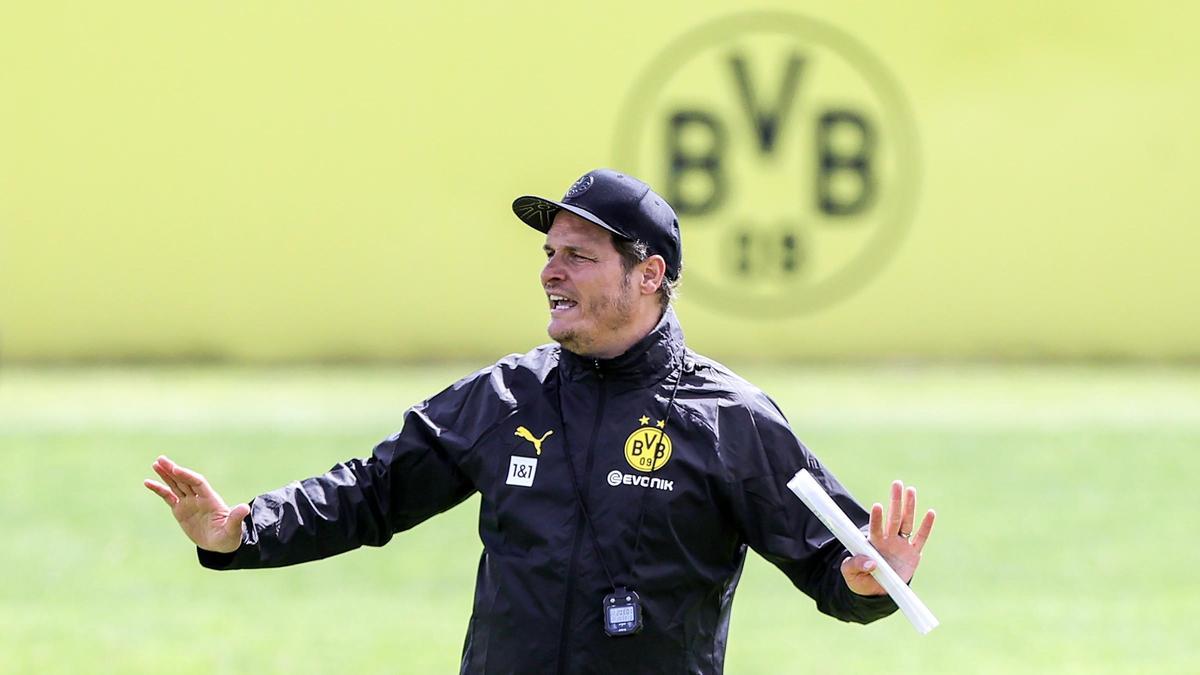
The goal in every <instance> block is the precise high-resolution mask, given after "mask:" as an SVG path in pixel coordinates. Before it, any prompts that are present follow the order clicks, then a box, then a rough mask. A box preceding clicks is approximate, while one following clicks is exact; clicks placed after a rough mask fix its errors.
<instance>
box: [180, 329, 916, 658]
mask: <svg viewBox="0 0 1200 675" xmlns="http://www.w3.org/2000/svg"><path fill="white" fill-rule="evenodd" d="M677 383H678V387H677V388H676V384H677ZM673 393H674V394H675V400H674V403H673V404H671V407H670V413H668V401H669V400H670V399H671V396H672V394H673ZM668 414H669V415H670V416H669V418H668V417H667V416H668ZM661 421H666V426H665V430H664V429H662V428H660V427H659V422H661ZM660 432H665V436H666V439H665V440H662V441H659V442H657V443H656V441H658V434H659V433H660ZM654 446H657V447H658V448H659V453H660V454H659V456H660V457H661V458H662V459H660V460H658V462H657V464H656V466H653V467H651V466H650V460H649V459H648V458H649V456H650V453H649V452H648V451H647V449H648V448H650V447H654ZM668 446H669V454H668V452H667V449H666V448H667V447H668ZM643 451H645V452H643ZM567 453H570V460H571V461H568V458H567ZM664 460H665V461H664ZM639 462H640V466H639V465H638V463H639ZM570 466H573V467H574V470H575V472H576V476H577V481H578V485H579V491H580V493H581V495H582V498H583V500H584V503H585V504H586V507H587V510H588V513H589V514H590V516H591V520H592V522H593V524H594V525H595V533H596V539H597V542H596V543H597V544H598V546H596V545H594V544H593V542H592V540H591V537H590V535H589V532H588V529H587V525H586V522H585V518H584V516H583V512H582V511H581V508H580V505H579V500H578V498H577V497H576V491H575V488H574V487H573V485H572V480H571V475H570V473H568V471H569V467H570ZM651 468H652V469H653V470H652V471H651V470H650V469H651ZM801 468H808V469H809V471H810V472H812V473H814V474H815V475H816V477H817V479H818V480H820V481H821V482H822V483H823V484H824V486H825V487H826V488H827V489H828V490H829V491H830V493H831V494H832V495H833V497H834V499H835V501H837V502H838V504H839V505H840V506H841V507H842V508H843V509H844V510H845V511H846V512H847V513H848V514H849V515H850V517H851V518H852V519H853V520H854V521H855V522H856V523H857V524H859V525H860V526H862V525H864V524H865V523H866V522H867V514H866V512H865V511H864V510H863V509H862V508H861V507H860V506H859V505H858V504H857V503H855V502H854V500H853V499H852V498H851V497H850V496H849V495H848V494H847V493H846V491H845V489H844V488H843V487H842V486H841V485H840V484H838V483H837V481H836V480H835V479H834V478H833V476H832V475H830V474H829V473H828V472H827V471H825V470H824V468H823V467H822V466H821V465H820V464H819V463H818V462H817V460H816V458H815V457H813V455H812V454H811V453H809V452H808V450H807V449H806V448H805V447H804V446H803V445H801V444H800V442H799V441H798V440H797V439H796V437H795V436H794V435H793V434H792V432H791V430H790V428H789V427H788V423H787V421H786V420H785V419H784V417H783V414H782V413H781V412H780V411H779V408H778V407H776V406H775V404H774V402H772V401H771V399H769V398H768V397H767V396H766V395H764V394H763V393H762V392H761V391H759V390H758V389H757V388H755V387H754V386H752V385H750V384H749V383H747V382H746V381H745V380H742V379H741V378H739V377H737V376H736V375H734V374H733V373H731V372H730V371H729V370H728V369H726V368H725V367H724V366H722V365H720V364H718V363H716V362H714V361H711V360H709V359H706V358H704V357H701V356H698V355H697V354H695V353H694V352H692V351H690V350H688V349H686V348H685V347H684V344H683V334H682V332H681V330H680V328H679V325H678V323H677V322H676V320H675V316H674V313H673V312H671V311H668V312H667V313H666V315H665V316H664V317H663V320H662V321H661V322H660V323H659V325H658V326H657V327H656V328H655V330H654V331H653V332H651V334H650V335H648V336H647V337H646V338H645V339H643V340H641V341H640V342H639V343H638V344H636V345H634V347H633V348H632V349H630V350H629V351H628V352H626V353H625V354H624V355H622V356H619V357H617V358H615V359H611V360H601V361H595V360H591V359H584V358H581V357H579V356H577V355H575V354H572V353H571V352H568V351H565V350H562V349H560V348H559V347H558V346H557V345H546V346H542V347H539V348H537V349H535V350H533V351H531V352H529V353H527V354H524V355H512V356H508V357H506V358H504V359H502V360H500V361H499V362H498V363H496V364H495V365H493V366H491V367H489V368H485V369H483V370H481V371H479V372H477V373H475V374H473V375H471V376H469V377H467V378H465V379H463V380H460V381H459V382H457V383H455V384H454V385H452V386H451V387H450V388H448V389H446V390H445V391H443V392H441V393H439V394H438V395H436V396H434V397H433V398H431V399H429V400H427V401H425V402H423V403H421V404H419V405H416V406H414V407H413V408H412V409H410V410H409V411H408V412H407V414H406V415H405V418H404V427H403V428H402V429H401V431H400V432H399V433H397V434H395V435H394V436H392V437H391V438H388V439H387V440H385V441H383V442H382V443H380V444H379V445H378V446H377V447H376V448H375V450H374V452H373V453H372V456H371V457H369V458H367V459H363V460H351V461H349V462H346V463H344V464H339V465H337V466H335V467H333V469H331V470H330V471H329V473H326V474H325V475H323V476H319V477H316V478H310V479H307V480H304V481H301V482H299V483H293V484H291V485H288V486H286V487H284V488H281V489H279V490H276V491H274V492H269V493H267V494H265V495H262V496H259V497H257V498H255V499H254V500H253V501H252V502H251V504H250V506H251V513H250V516H249V517H248V518H247V527H246V529H245V534H244V536H243V543H242V546H241V548H239V549H238V550H237V551H236V552H234V553H231V554H214V553H210V552H207V551H201V552H200V560H201V562H202V563H203V564H204V565H206V566H208V567H213V568H218V569H233V568H255V567H276V566H282V565H291V564H295V563H300V562H305V561H309V560H316V559H319V558H324V557H327V556H331V555H335V554H338V553H342V552H344V551H349V550H351V549H354V548H357V547H359V546H362V545H364V544H366V545H368V546H380V545H383V544H385V543H386V542H387V541H388V540H389V539H390V538H391V537H392V535H393V534H394V533H396V532H400V531H403V530H406V529H408V528H410V527H413V526H414V525H416V524H418V523H420V522H421V521H423V520H425V519H426V518H429V517H430V516H433V515H435V514H437V513H440V512H442V511H445V510H446V509H449V508H450V507H452V506H454V505H456V504H458V503H459V502H461V501H463V500H464V499H466V498H467V497H468V496H470V495H471V494H473V493H474V492H479V493H480V494H481V496H482V499H481V501H480V509H479V534H480V538H481V539H482V541H483V554H482V555H481V556H480V560H479V572H478V576H477V578H476V586H475V605H474V612H473V613H472V616H471V621H470V626H469V628H468V632H467V638H466V644H465V645H464V647H463V655H462V672H463V673H530V672H545V673H550V672H558V673H591V672H595V673H617V672H624V673H647V672H654V673H684V672H686V673H720V672H721V670H722V667H723V663H724V659H725V641H726V635H727V633H728V628H729V613H730V607H731V603H732V601H733V593H734V590H735V588H736V586H737V582H738V578H739V576H740V574H741V570H742V563H743V561H744V560H745V556H746V547H747V545H749V546H750V547H751V548H753V549H754V550H755V551H757V552H758V553H759V554H760V555H762V556H763V557H764V558H766V559H767V560H769V561H771V563H773V564H774V565H775V566H776V567H778V568H779V569H781V570H782V571H783V572H784V573H785V574H786V575H787V576H788V577H789V578H790V579H791V580H792V583H793V584H795V586H796V587H797V588H799V589H800V590H802V591H804V592H805V593H806V594H808V595H809V596H811V597H812V598H813V599H814V600H816V603H817V607H818V608H819V609H820V610H821V611H822V612H825V613H826V614H830V615H832V616H835V617H838V618H840V619H843V620H847V621H857V622H862V623H865V622H869V621H873V620H875V619H878V618H881V617H883V616H886V615H887V614H890V613H891V612H892V611H894V610H895V605H894V604H893V603H892V601H891V599H890V598H888V597H887V596H882V597H878V598H864V597H861V596H858V595H855V594H854V593H852V592H851V591H850V590H849V589H848V588H847V587H846V584H845V582H844V581H843V579H842V576H841V573H840V572H839V569H838V567H839V564H840V562H841V560H842V559H843V558H844V557H845V556H846V555H848V554H847V553H846V551H845V549H844V548H842V547H841V545H840V544H838V542H837V541H836V540H835V539H833V537H832V535H830V534H829V532H828V531H827V530H826V529H825V527H824V526H823V525H821V523H820V522H819V521H818V520H817V519H816V518H815V517H813V516H812V515H811V514H810V513H809V512H808V511H807V509H806V508H805V507H804V505H803V503H802V502H801V501H800V500H799V499H797V498H796V497H795V496H794V495H793V494H791V492H790V491H788V489H787V487H786V485H785V484H786V483H787V481H788V479H790V478H791V477H792V475H793V474H795V473H796V472H797V471H798V470H800V469H801ZM643 500H644V506H643ZM639 519H640V520H642V521H643V522H642V525H641V527H640V528H639V526H638V521H639ZM597 549H598V550H599V552H600V555H602V556H603V559H604V563H607V566H608V567H609V569H610V571H611V574H612V576H613V577H614V581H615V582H616V583H617V584H618V585H623V586H628V587H630V588H633V589H635V590H636V591H637V592H638V593H639V594H640V595H641V598H642V603H643V607H644V619H645V628H644V630H642V632H641V633H639V634H637V635H633V636H624V637H616V638H612V637H608V636H606V635H605V634H604V632H603V625H602V618H601V600H602V599H603V598H604V596H605V595H606V594H608V593H610V592H611V590H612V586H611V584H610V583H609V580H608V579H607V577H606V573H605V571H604V566H603V565H602V563H601V561H600V559H598V557H597Z"/></svg>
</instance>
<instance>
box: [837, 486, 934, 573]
mask: <svg viewBox="0 0 1200 675" xmlns="http://www.w3.org/2000/svg"><path fill="white" fill-rule="evenodd" d="M916 511H917V489H916V488H915V487H912V486H909V487H908V488H907V489H905V487H904V483H902V482H900V481H898V480H897V481H893V482H892V501H891V504H890V505H889V506H888V517H887V522H886V523H885V522H884V518H883V505H882V504H878V503H877V504H875V505H873V506H872V507H871V520H870V541H871V545H872V546H874V547H875V550H877V551H879V553H880V554H881V555H882V556H883V559H884V560H886V561H887V562H888V564H889V565H891V566H892V569H893V570H895V571H896V574H898V575H900V578H901V579H903V580H904V581H905V582H908V581H909V580H911V579H912V576H913V573H914V572H916V571H917V565H918V564H919V563H920V562H921V549H922V548H924V547H925V542H926V541H927V540H928V539H929V532H930V531H931V530H933V519H934V517H935V515H936V514H935V513H934V512H933V510H932V509H930V510H929V511H926V512H925V517H924V518H923V519H921V527H920V528H918V529H917V531H916V532H915V533H914V532H913V516H914V515H915V514H916ZM873 571H875V561H873V560H871V558H869V557H867V556H865V555H856V556H851V557H849V558H846V559H845V560H843V561H842V576H843V577H845V579H846V585H847V586H849V587H850V590H852V591H854V592H855V593H857V594H859V595H884V594H886V593H887V591H885V590H884V589H883V586H880V585H879V582H878V581H875V577H873V576H871V572H873Z"/></svg>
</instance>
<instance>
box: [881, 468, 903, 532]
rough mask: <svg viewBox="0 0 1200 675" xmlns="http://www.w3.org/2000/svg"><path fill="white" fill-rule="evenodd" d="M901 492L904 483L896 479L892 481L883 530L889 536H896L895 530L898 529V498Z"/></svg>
mask: <svg viewBox="0 0 1200 675" xmlns="http://www.w3.org/2000/svg"><path fill="white" fill-rule="evenodd" d="M903 494H904V483H901V482H900V481H898V480H894V481H892V499H891V503H889V504H888V523H887V529H886V530H884V532H885V533H886V534H887V536H889V537H894V536H896V532H897V531H899V530H900V499H901V496H902V495H903Z"/></svg>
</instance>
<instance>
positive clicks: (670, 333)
mask: <svg viewBox="0 0 1200 675" xmlns="http://www.w3.org/2000/svg"><path fill="white" fill-rule="evenodd" d="M559 351H560V352H561V354H560V356H559V368H560V369H561V370H562V373H563V375H564V378H565V379H567V380H577V379H580V378H581V377H584V376H587V375H603V376H604V377H605V378H609V379H613V380H649V381H651V382H657V381H659V380H661V379H662V378H664V377H666V376H667V375H669V374H670V373H671V372H673V371H674V370H675V368H676V367H678V365H679V363H680V361H681V360H682V359H683V353H684V344H683V329H682V328H681V327H680V326H679V320H678V319H677V318H676V317H675V310H674V309H673V308H670V307H668V308H667V311H665V312H663V315H662V318H661V319H659V321H658V325H657V326H655V327H654V330H652V331H650V332H649V333H647V334H646V337H644V338H642V339H641V340H638V341H637V342H635V343H634V344H633V346H632V347H630V348H629V349H628V350H627V351H626V352H625V353H624V354H621V355H620V356H616V357H613V358H611V359H593V358H590V357H586V356H580V355H578V354H575V353H574V352H570V351H568V350H566V349H561V348H560V349H559Z"/></svg>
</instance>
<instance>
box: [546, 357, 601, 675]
mask: <svg viewBox="0 0 1200 675" xmlns="http://www.w3.org/2000/svg"><path fill="white" fill-rule="evenodd" d="M594 367H595V370H596V377H597V378H599V380H600V395H599V397H598V398H599V400H598V402H597V404H596V421H595V422H594V423H593V425H592V437H591V440H590V441H589V442H588V449H587V459H586V461H585V462H584V469H583V475H582V476H580V477H579V482H580V485H582V488H580V490H581V494H580V495H579V496H580V498H581V499H586V498H587V485H588V484H587V479H588V476H590V475H591V473H592V453H593V451H594V450H595V449H596V437H597V436H598V435H599V433H600V422H601V421H602V420H603V419H604V401H605V397H606V396H605V395H606V391H605V387H604V371H602V370H600V364H599V363H597V364H595V366H594ZM559 386H561V385H559ZM563 415H564V421H565V415H566V413H565V412H564V413H563ZM567 451H568V452H570V449H568V450H567ZM584 525H585V523H584V522H583V513H582V512H579V513H577V514H576V523H575V544H574V546H572V547H571V563H570V564H569V565H568V566H567V598H566V602H564V603H563V618H562V632H561V633H560V634H559V637H558V671H557V672H558V674H559V675H564V674H565V673H566V672H567V640H568V639H569V638H570V635H571V609H572V606H573V605H574V604H575V603H574V596H575V566H576V565H577V564H578V563H579V547H580V546H581V545H582V544H583V528H584Z"/></svg>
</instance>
